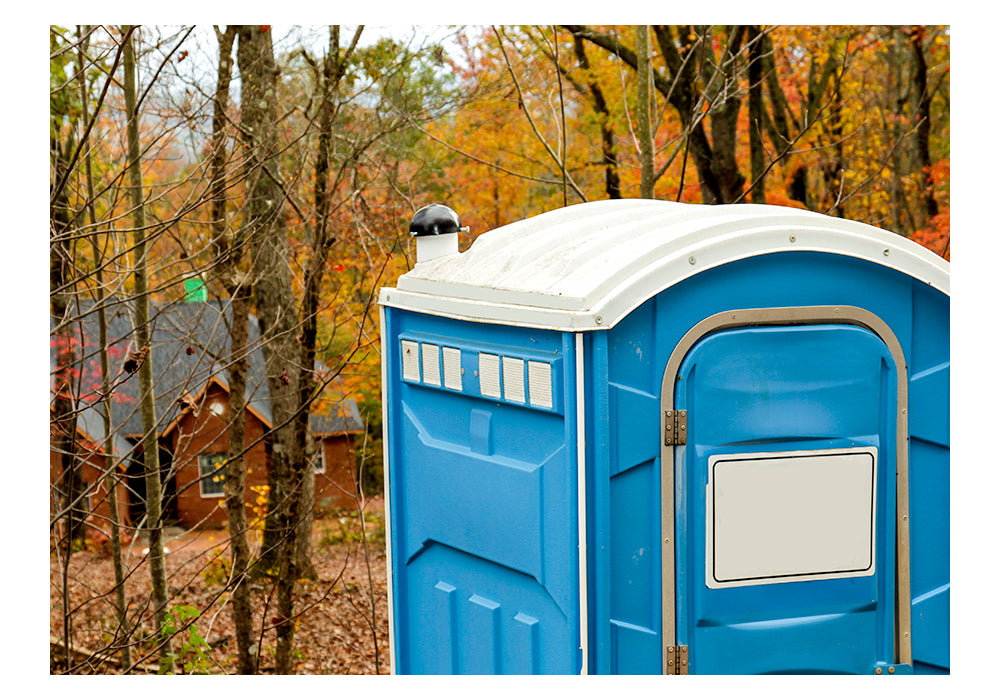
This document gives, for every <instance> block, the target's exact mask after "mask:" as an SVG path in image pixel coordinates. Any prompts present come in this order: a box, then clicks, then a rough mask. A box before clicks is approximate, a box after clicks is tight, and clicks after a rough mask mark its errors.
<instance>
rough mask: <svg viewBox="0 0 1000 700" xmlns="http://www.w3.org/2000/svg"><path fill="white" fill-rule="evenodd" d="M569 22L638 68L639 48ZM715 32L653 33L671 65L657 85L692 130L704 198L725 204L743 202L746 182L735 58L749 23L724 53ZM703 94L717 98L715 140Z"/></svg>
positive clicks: (731, 32)
mask: <svg viewBox="0 0 1000 700" xmlns="http://www.w3.org/2000/svg"><path fill="white" fill-rule="evenodd" d="M565 27H566V29H567V30H569V31H570V32H571V33H572V34H573V35H574V36H579V37H581V38H582V39H585V40H586V41H589V42H590V43H592V44H594V45H595V46H599V47H601V48H602V49H604V50H605V51H607V52H609V53H612V54H615V55H616V56H618V57H619V58H620V59H621V60H622V61H624V62H625V63H626V64H628V65H629V66H631V67H632V68H633V69H637V68H638V65H639V64H638V58H637V56H636V52H635V51H634V50H633V49H632V48H630V47H628V46H626V45H624V44H622V43H621V42H620V41H618V39H617V38H615V37H614V36H612V35H610V34H604V33H602V32H598V31H595V30H593V29H591V28H589V27H585V26H583V25H565ZM710 31H711V30H710V28H706V27H699V28H695V27H681V28H679V29H678V28H675V27H668V26H664V25H654V26H653V34H654V36H655V38H656V42H657V46H658V47H659V49H660V53H661V54H662V55H663V58H664V61H665V70H664V71H662V72H661V71H659V70H654V71H653V87H654V89H656V91H657V92H659V93H660V94H661V95H663V96H664V98H665V99H666V100H667V102H669V103H670V105H671V107H673V108H674V111H675V112H676V113H677V116H678V118H679V119H680V121H681V124H682V125H683V127H684V130H685V133H687V134H688V146H689V152H690V154H691V157H692V159H693V160H694V163H695V167H696V168H697V171H698V177H699V184H700V186H701V192H702V201H704V202H705V203H706V204H723V203H730V202H737V201H741V199H742V196H743V187H744V185H745V182H746V178H745V177H744V176H743V175H742V173H740V170H739V167H738V165H737V161H736V124H737V117H738V115H739V108H740V103H741V98H740V95H739V91H738V90H737V89H736V86H737V84H738V72H739V70H740V67H739V64H738V62H737V61H735V60H733V59H734V58H735V56H736V54H738V53H739V51H740V47H741V45H742V38H743V34H744V27H742V26H737V27H730V28H728V29H727V30H726V36H725V39H726V41H725V47H724V48H723V50H722V54H721V56H720V57H716V56H715V53H714V52H713V51H712V50H711V47H710V44H711V36H710V35H709V34H710ZM706 45H708V46H706ZM693 51H696V52H697V53H696V54H693V53H692V52H693ZM699 80H700V81H701V83H699ZM706 81H707V82H706ZM702 93H704V94H706V95H707V96H708V97H709V98H710V99H711V102H710V105H711V111H710V114H709V117H708V119H709V120H710V123H711V130H712V139H711V141H710V140H709V138H708V133H707V132H706V130H705V125H704V120H703V119H702V115H701V113H700V107H699V105H700V103H699V97H700V95H701V94H702Z"/></svg>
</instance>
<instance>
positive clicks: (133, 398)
mask: <svg viewBox="0 0 1000 700" xmlns="http://www.w3.org/2000/svg"><path fill="white" fill-rule="evenodd" d="M83 308H84V313H83V314H81V315H80V316H79V320H78V321H74V323H73V325H74V329H75V330H76V335H77V337H80V334H81V332H82V352H81V351H79V350H78V354H79V355H81V357H80V358H78V359H79V361H80V366H81V368H82V375H83V376H82V379H81V387H82V392H81V393H83V394H86V393H87V390H88V387H89V386H91V385H93V384H99V382H100V360H99V354H98V352H99V342H98V339H99V334H98V330H99V326H98V315H97V311H96V308H95V307H94V306H93V305H92V304H91V305H86V306H84V307H83ZM105 313H106V317H107V322H108V346H109V357H110V365H111V367H110V369H111V373H112V377H113V378H114V381H117V382H119V383H118V384H117V386H116V387H115V389H114V397H115V399H114V401H113V408H112V418H113V421H112V422H113V425H114V426H116V432H117V434H118V435H119V436H136V435H139V434H141V433H142V416H141V414H140V412H139V378H138V376H137V375H135V374H134V375H128V374H126V373H124V372H121V366H122V363H123V362H124V361H125V359H126V358H127V357H128V355H129V354H130V353H131V352H132V351H134V350H135V349H136V348H135V341H134V338H133V329H132V317H131V313H132V308H131V305H130V304H127V303H122V302H115V303H113V304H109V305H108V307H107V308H106V312H105ZM150 318H151V353H150V354H151V361H152V363H153V381H154V391H155V395H156V398H155V403H156V417H157V421H158V424H159V430H160V431H161V432H162V431H163V430H164V429H165V428H166V427H167V426H169V425H170V424H171V423H172V422H173V421H174V420H175V419H176V418H177V417H178V416H179V415H180V413H181V411H182V408H181V406H180V405H179V404H178V398H180V397H181V396H183V395H185V394H190V395H191V396H197V395H198V394H199V393H200V392H201V391H202V390H203V389H204V387H205V385H206V384H207V383H208V381H209V380H210V379H212V378H213V377H214V378H215V379H217V380H218V381H219V382H220V383H221V384H222V385H223V386H225V387H227V388H228V386H229V372H228V369H227V367H226V364H225V363H226V361H227V359H228V356H229V348H230V338H229V324H230V322H231V319H232V307H231V306H230V305H229V303H228V300H224V301H209V302H174V303H170V304H156V305H151V308H150ZM247 323H248V346H249V348H250V354H249V369H248V373H247V387H246V394H245V399H246V401H247V402H248V404H249V406H250V407H251V408H253V410H254V411H256V412H257V413H258V414H259V415H261V416H262V417H263V418H264V419H265V420H266V421H267V422H268V423H270V422H271V403H270V394H269V392H268V388H267V380H266V374H265V368H264V353H263V351H262V350H261V347H260V330H259V328H258V325H257V319H256V318H255V317H254V316H252V315H251V316H250V318H248V319H247ZM52 327H53V325H52V322H51V321H50V330H51V329H52ZM55 362H56V351H55V344H54V343H51V344H50V353H49V365H50V370H51V371H53V372H54V369H55ZM317 369H320V370H323V369H325V367H323V366H322V364H321V363H317ZM116 375H117V376H116ZM79 420H80V423H81V427H83V426H86V428H85V429H86V430H87V433H88V434H89V435H91V437H94V438H95V439H98V438H101V437H102V436H103V433H104V430H103V423H102V422H101V419H100V414H98V413H97V412H96V410H95V409H93V408H90V407H87V408H84V409H83V410H82V412H81V415H80V419H79ZM310 427H311V428H312V430H313V432H314V433H339V432H345V431H346V432H355V431H360V430H363V428H364V426H363V423H362V421H361V416H360V413H359V412H358V407H357V404H356V403H355V402H354V400H353V399H349V398H345V399H344V400H343V401H342V402H341V404H340V405H338V406H335V407H334V408H331V410H330V411H329V412H328V413H327V414H326V415H314V416H312V419H311V422H310ZM92 431H96V432H92Z"/></svg>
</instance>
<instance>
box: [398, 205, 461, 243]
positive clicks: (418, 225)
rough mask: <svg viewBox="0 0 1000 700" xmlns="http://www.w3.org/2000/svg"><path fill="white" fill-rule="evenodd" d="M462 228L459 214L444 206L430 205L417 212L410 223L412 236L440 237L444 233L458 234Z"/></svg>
mask: <svg viewBox="0 0 1000 700" xmlns="http://www.w3.org/2000/svg"><path fill="white" fill-rule="evenodd" d="M465 230H468V229H463V228H462V222H461V221H460V220H459V218H458V214H456V213H455V210H454V209H452V208H451V207H446V206H445V205H443V204H428V205H427V206H426V207H424V208H422V209H420V210H419V211H417V213H416V214H414V215H413V219H412V220H411V221H410V235H411V236H439V235H441V234H444V233H458V232H459V231H465Z"/></svg>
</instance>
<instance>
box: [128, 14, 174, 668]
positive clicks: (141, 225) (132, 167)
mask: <svg viewBox="0 0 1000 700" xmlns="http://www.w3.org/2000/svg"><path fill="white" fill-rule="evenodd" d="M125 42H126V43H125V51H124V54H123V56H122V63H123V65H124V68H125V83H124V92H125V112H126V115H127V117H128V123H127V139H128V161H127V164H126V168H127V170H128V180H129V187H130V190H131V192H130V194H131V200H132V227H133V231H132V239H133V248H134V251H135V267H134V291H135V343H136V349H137V351H138V352H139V353H142V352H145V353H147V354H146V356H145V361H142V362H141V364H140V365H139V368H138V372H139V397H140V398H139V401H140V407H141V412H142V431H143V436H142V452H143V464H144V466H145V483H146V532H147V534H148V538H149V571H150V578H151V580H152V589H153V590H152V601H153V619H154V622H155V624H156V629H157V632H160V631H161V630H163V628H164V624H163V623H164V615H165V613H166V611H167V610H166V609H167V572H166V562H165V559H164V553H163V523H162V522H161V515H162V511H161V509H162V493H161V484H160V450H159V444H158V440H157V425H156V406H155V404H154V402H153V357H152V353H151V352H149V345H150V332H149V288H148V280H147V266H148V264H149V261H148V259H147V257H146V254H147V241H146V214H145V205H144V202H143V191H142V172H141V169H140V166H139V114H138V112H137V107H136V83H137V75H136V62H135V44H134V32H132V33H129V34H128V35H127V36H126V38H125ZM171 649H172V644H171V640H170V638H169V637H164V639H163V640H162V643H161V645H160V647H159V655H160V668H161V670H162V671H163V672H166V673H170V672H172V671H173V659H172V653H171Z"/></svg>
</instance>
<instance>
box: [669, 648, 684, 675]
mask: <svg viewBox="0 0 1000 700" xmlns="http://www.w3.org/2000/svg"><path fill="white" fill-rule="evenodd" d="M667 675H668V676H686V675H688V648H687V645H686V644H685V645H683V646H676V647H667Z"/></svg>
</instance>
